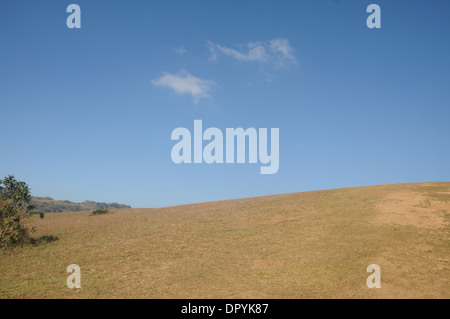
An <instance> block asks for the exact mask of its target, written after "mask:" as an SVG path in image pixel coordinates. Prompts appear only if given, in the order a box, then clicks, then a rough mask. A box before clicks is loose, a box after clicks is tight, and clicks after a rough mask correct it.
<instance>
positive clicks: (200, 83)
mask: <svg viewBox="0 0 450 319" xmlns="http://www.w3.org/2000/svg"><path fill="white" fill-rule="evenodd" d="M152 83H153V85H156V86H161V87H168V88H171V89H172V90H173V91H174V92H175V93H177V94H190V95H192V97H193V98H194V103H196V104H197V103H198V101H199V100H200V99H201V98H207V97H210V95H209V93H208V92H209V90H210V89H211V86H212V85H214V82H213V81H211V80H202V79H200V78H198V77H195V76H193V75H191V74H190V73H189V72H187V71H186V70H182V71H181V72H180V73H179V74H170V73H166V72H164V73H163V75H162V76H161V77H160V78H158V79H156V80H153V81H152Z"/></svg>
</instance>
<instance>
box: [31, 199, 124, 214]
mask: <svg viewBox="0 0 450 319" xmlns="http://www.w3.org/2000/svg"><path fill="white" fill-rule="evenodd" d="M33 202H34V204H35V205H36V208H35V210H36V211H41V212H46V213H61V212H79V211H83V210H91V209H92V210H94V209H118V208H131V206H128V205H123V204H118V203H98V202H93V201H90V200H86V201H84V202H82V203H73V202H71V201H68V200H54V199H53V198H51V197H33Z"/></svg>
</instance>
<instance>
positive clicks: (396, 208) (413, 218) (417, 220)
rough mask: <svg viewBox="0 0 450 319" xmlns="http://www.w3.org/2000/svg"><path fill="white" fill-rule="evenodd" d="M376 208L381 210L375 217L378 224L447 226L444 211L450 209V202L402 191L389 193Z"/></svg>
mask: <svg viewBox="0 0 450 319" xmlns="http://www.w3.org/2000/svg"><path fill="white" fill-rule="evenodd" d="M376 208H377V209H378V210H379V214H378V215H377V216H376V218H375V223H377V224H397V225H404V226H407V225H411V226H416V227H421V228H441V227H444V226H445V219H444V211H450V202H445V201H439V200H435V199H433V198H430V197H427V196H424V195H421V194H419V193H417V192H413V191H401V192H396V193H393V194H390V195H388V196H387V197H386V199H385V200H384V201H383V202H382V203H379V204H378V205H376Z"/></svg>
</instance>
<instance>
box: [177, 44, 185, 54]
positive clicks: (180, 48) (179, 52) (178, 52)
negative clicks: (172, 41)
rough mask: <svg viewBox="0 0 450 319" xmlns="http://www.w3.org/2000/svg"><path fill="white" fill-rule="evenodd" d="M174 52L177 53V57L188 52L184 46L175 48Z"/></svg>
mask: <svg viewBox="0 0 450 319" xmlns="http://www.w3.org/2000/svg"><path fill="white" fill-rule="evenodd" d="M174 52H175V53H176V54H177V55H183V54H185V53H186V52H187V51H186V48H185V47H184V45H182V46H180V47H178V48H175V49H174Z"/></svg>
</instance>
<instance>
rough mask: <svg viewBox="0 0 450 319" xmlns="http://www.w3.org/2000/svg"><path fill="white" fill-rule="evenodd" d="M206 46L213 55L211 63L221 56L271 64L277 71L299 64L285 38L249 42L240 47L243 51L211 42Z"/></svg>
mask: <svg viewBox="0 0 450 319" xmlns="http://www.w3.org/2000/svg"><path fill="white" fill-rule="evenodd" d="M206 45H207V47H208V48H209V50H210V53H211V56H210V58H209V60H210V61H211V62H217V61H218V59H219V56H220V55H225V56H228V57H231V58H233V59H235V60H238V61H242V62H256V63H261V64H271V65H272V66H273V68H275V69H280V68H289V67H290V66H293V65H296V64H298V61H297V59H296V58H295V56H294V49H293V48H292V47H291V46H290V44H289V41H288V40H287V39H284V38H276V39H273V40H271V41H268V42H248V43H246V44H243V45H240V47H243V48H244V49H241V50H237V49H233V48H227V47H224V46H222V45H220V44H218V43H213V42H211V41H208V42H207V44H206Z"/></svg>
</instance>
